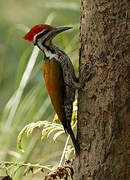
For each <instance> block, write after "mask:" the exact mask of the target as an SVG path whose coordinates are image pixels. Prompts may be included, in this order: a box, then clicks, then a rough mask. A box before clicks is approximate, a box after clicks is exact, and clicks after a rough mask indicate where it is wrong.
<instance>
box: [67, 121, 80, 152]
mask: <svg viewBox="0 0 130 180" xmlns="http://www.w3.org/2000/svg"><path fill="white" fill-rule="evenodd" d="M67 132H68V134H69V135H70V137H71V140H72V142H73V145H74V148H75V152H76V154H79V152H80V148H79V143H78V141H77V140H76V138H75V135H74V133H73V130H72V128H71V125H70V123H68V128H67Z"/></svg>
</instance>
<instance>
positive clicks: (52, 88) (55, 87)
mask: <svg viewBox="0 0 130 180" xmlns="http://www.w3.org/2000/svg"><path fill="white" fill-rule="evenodd" d="M43 75H44V79H45V84H46V88H47V90H48V93H49V95H50V98H51V101H52V104H53V106H54V109H55V112H56V113H57V115H58V117H59V119H60V120H61V122H62V121H64V115H65V114H64V108H63V105H64V97H63V96H64V92H65V89H64V88H65V87H64V81H63V74H62V69H61V66H60V63H58V62H57V61H56V60H55V59H52V60H48V59H47V60H44V63H43Z"/></svg>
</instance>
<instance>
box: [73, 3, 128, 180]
mask: <svg viewBox="0 0 130 180" xmlns="http://www.w3.org/2000/svg"><path fill="white" fill-rule="evenodd" d="M129 7H130V3H129V0H109V1H108V0H81V29H80V30H81V34H80V52H79V57H80V62H79V63H80V78H82V70H83V68H84V67H85V66H86V67H88V69H89V70H91V71H92V72H93V74H92V76H91V77H90V80H89V81H88V82H87V83H86V85H85V87H84V89H83V90H82V91H80V92H79V111H78V130H77V131H78V141H79V143H80V148H81V152H80V155H79V156H77V157H76V159H75V162H74V169H75V177H74V180H129V179H130V99H129V90H128V80H129V73H128V72H129V71H130V68H129V67H130V63H129V62H130V48H129V47H130V46H129V45H128V44H129V42H130V29H129V26H128V25H129V22H128V20H129V19H128V12H129V11H128V8H129Z"/></svg>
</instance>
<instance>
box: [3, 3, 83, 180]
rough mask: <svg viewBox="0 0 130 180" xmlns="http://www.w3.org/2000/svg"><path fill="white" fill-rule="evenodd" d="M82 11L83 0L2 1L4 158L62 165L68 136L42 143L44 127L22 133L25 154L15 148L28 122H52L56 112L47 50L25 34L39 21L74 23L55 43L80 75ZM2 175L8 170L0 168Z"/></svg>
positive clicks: (18, 177) (17, 179)
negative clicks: (46, 76)
mask: <svg viewBox="0 0 130 180" xmlns="http://www.w3.org/2000/svg"><path fill="white" fill-rule="evenodd" d="M79 10H80V2H79V0H62V1H61V0H48V1H47V0H6V1H5V0H0V161H14V162H31V163H39V164H43V165H46V164H51V165H52V166H54V165H57V164H58V163H59V160H60V157H61V154H62V151H63V148H64V144H65V141H66V138H67V136H66V135H64V134H62V135H61V136H60V137H59V138H58V139H57V140H56V142H55V143H54V142H53V140H52V138H48V139H44V140H43V141H41V130H40V129H36V130H34V132H33V134H31V136H29V137H27V136H26V135H25V136H24V138H23V140H22V146H23V149H24V152H22V151H20V150H19V149H18V148H17V137H18V134H19V132H20V131H21V130H22V129H23V128H24V126H25V125H27V124H29V123H31V122H37V121H44V120H49V121H52V120H53V118H54V115H55V113H54V110H53V107H52V105H51V102H50V99H49V97H48V94H47V91H46V89H45V86H44V81H43V76H42V60H43V54H42V53H41V52H38V49H36V48H35V49H34V47H33V45H32V44H30V43H29V42H27V41H24V40H23V36H24V35H25V33H26V32H27V31H28V30H29V29H30V28H31V27H33V26H35V25H36V24H40V23H47V24H51V25H53V26H72V27H73V30H70V31H68V32H65V33H61V34H60V35H58V36H57V37H56V38H55V40H54V41H55V43H56V44H57V45H58V46H59V47H61V48H62V49H63V50H64V51H65V52H66V53H67V54H68V55H69V56H70V57H71V60H72V61H73V64H74V66H75V69H76V73H77V74H78V71H77V68H78V46H79V42H78V41H79V21H80V19H79V18H80V17H79V16H80V15H79ZM30 57H31V59H30ZM70 144H71V142H70ZM0 175H5V171H4V170H1V169H0ZM14 179H15V180H21V179H25V180H26V179H33V180H35V179H37V180H40V179H43V175H42V173H41V174H40V173H38V174H37V173H36V174H35V175H33V176H31V174H30V175H29V176H25V177H23V172H22V169H21V171H20V170H19V171H18V172H17V173H16V174H15V176H14Z"/></svg>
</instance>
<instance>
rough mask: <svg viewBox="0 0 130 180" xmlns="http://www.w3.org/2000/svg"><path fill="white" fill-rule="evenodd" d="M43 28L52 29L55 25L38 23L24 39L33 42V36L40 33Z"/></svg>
mask: <svg viewBox="0 0 130 180" xmlns="http://www.w3.org/2000/svg"><path fill="white" fill-rule="evenodd" d="M43 29H50V30H52V29H53V27H52V26H49V25H46V24H38V25H36V26H34V27H33V28H32V29H31V30H30V31H29V32H28V33H27V34H25V36H24V39H25V40H27V41H29V42H33V38H34V36H35V35H36V34H37V33H39V32H40V31H42V30H43Z"/></svg>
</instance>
